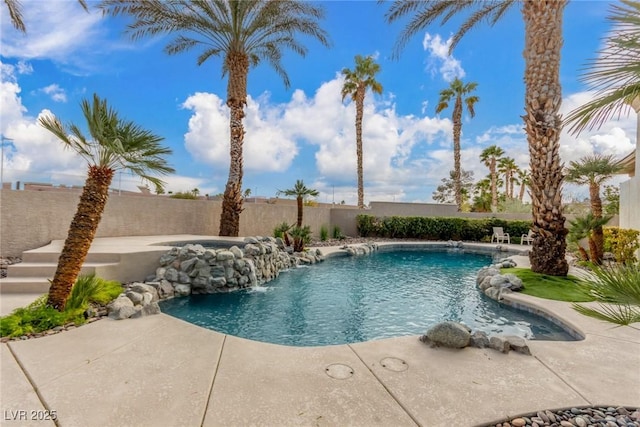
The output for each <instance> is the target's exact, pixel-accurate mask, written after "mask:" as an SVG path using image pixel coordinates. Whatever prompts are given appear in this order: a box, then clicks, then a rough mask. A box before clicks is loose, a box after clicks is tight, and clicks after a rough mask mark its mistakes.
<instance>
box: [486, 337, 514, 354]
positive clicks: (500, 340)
mask: <svg viewBox="0 0 640 427" xmlns="http://www.w3.org/2000/svg"><path fill="white" fill-rule="evenodd" d="M489 347H491V348H492V349H494V350H497V351H499V352H501V353H509V349H510V348H511V347H510V345H509V341H508V340H507V339H506V338H505V337H502V336H492V337H491V338H490V339H489Z"/></svg>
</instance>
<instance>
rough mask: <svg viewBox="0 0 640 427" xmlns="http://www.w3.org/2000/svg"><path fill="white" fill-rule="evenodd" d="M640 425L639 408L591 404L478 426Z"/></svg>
mask: <svg viewBox="0 0 640 427" xmlns="http://www.w3.org/2000/svg"><path fill="white" fill-rule="evenodd" d="M524 426H532V427H542V426H552V427H576V426H577V427H591V426H597V427H640V410H639V409H638V408H636V409H632V408H625V407H622V406H615V407H614V406H592V407H582V408H570V409H560V410H555V411H548V410H546V411H538V412H535V413H531V414H528V415H523V416H520V417H517V418H512V419H509V420H506V421H503V422H497V423H491V424H483V425H481V426H479V427H524Z"/></svg>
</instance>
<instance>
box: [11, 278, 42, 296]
mask: <svg viewBox="0 0 640 427" xmlns="http://www.w3.org/2000/svg"><path fill="white" fill-rule="evenodd" d="M49 286H50V284H49V281H48V280H47V279H46V278H44V277H7V278H4V279H0V294H2V295H4V294H44V293H47V292H49Z"/></svg>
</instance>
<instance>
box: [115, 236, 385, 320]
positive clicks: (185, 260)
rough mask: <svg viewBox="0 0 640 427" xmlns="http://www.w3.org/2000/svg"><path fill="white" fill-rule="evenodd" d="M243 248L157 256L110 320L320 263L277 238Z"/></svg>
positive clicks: (195, 248) (318, 255)
mask: <svg viewBox="0 0 640 427" xmlns="http://www.w3.org/2000/svg"><path fill="white" fill-rule="evenodd" d="M244 243H245V245H244V247H243V248H242V249H241V248H239V247H238V246H235V245H234V246H231V247H230V248H228V249H227V248H222V249H212V248H205V247H204V246H202V245H201V244H186V245H184V246H182V247H174V248H172V249H171V250H169V252H167V253H166V254H164V255H162V257H160V266H159V267H158V268H157V269H156V273H155V274H154V275H152V276H149V277H147V280H146V281H145V283H133V284H131V285H129V286H128V287H127V289H126V290H125V292H123V293H122V294H121V295H120V296H119V297H118V298H116V299H115V300H114V301H112V302H111V303H110V304H109V306H108V309H109V317H111V318H113V319H127V318H130V317H140V316H145V315H148V314H157V313H160V307H159V306H158V303H157V301H158V300H162V299H167V298H172V297H174V296H187V295H191V294H212V293H219V292H230V291H233V290H237V289H243V288H248V287H255V286H259V285H262V284H263V283H266V282H269V281H271V280H273V279H275V278H276V277H278V275H279V274H280V272H281V271H283V270H287V269H289V268H294V267H296V266H298V265H307V264H315V263H317V262H320V261H323V260H324V256H323V254H322V252H321V251H320V250H319V249H316V250H315V251H305V252H297V253H294V252H293V250H292V249H291V248H290V247H286V246H285V244H284V242H283V240H282V239H280V238H273V237H260V236H256V237H246V238H245V239H244ZM376 248H377V247H376ZM370 250H371V249H370Z"/></svg>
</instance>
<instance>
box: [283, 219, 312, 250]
mask: <svg viewBox="0 0 640 427" xmlns="http://www.w3.org/2000/svg"><path fill="white" fill-rule="evenodd" d="M287 234H289V235H290V236H291V238H292V239H293V251H294V252H302V251H304V246H305V245H308V244H309V243H311V227H309V226H308V225H305V226H304V227H293V228H291V230H289V232H288V233H287Z"/></svg>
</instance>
